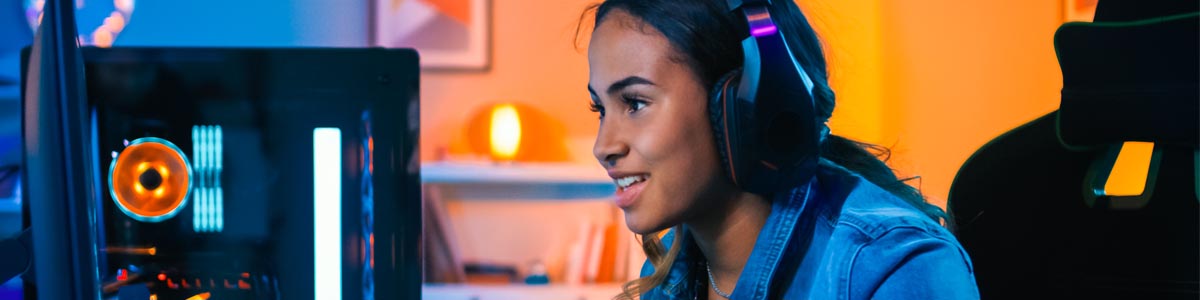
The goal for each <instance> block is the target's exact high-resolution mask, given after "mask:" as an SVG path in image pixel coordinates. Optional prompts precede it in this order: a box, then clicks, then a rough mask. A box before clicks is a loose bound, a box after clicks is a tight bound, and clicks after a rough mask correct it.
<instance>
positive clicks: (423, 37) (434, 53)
mask: <svg viewBox="0 0 1200 300" xmlns="http://www.w3.org/2000/svg"><path fill="white" fill-rule="evenodd" d="M490 2H491V0H372V4H373V5H372V7H373V10H374V11H373V12H372V13H371V14H372V22H371V39H370V40H371V45H372V46H376V47H384V48H414V49H416V50H417V52H418V53H419V54H420V57H421V69H424V70H443V69H447V70H487V69H488V68H489V67H490V64H491V37H490V36H491V13H490V10H491V7H490V5H491V3H490Z"/></svg>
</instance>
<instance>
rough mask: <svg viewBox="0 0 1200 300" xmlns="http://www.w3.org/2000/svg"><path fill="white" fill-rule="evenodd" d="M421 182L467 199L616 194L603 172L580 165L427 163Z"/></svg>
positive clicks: (609, 179)
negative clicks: (445, 188) (447, 188)
mask: <svg viewBox="0 0 1200 300" xmlns="http://www.w3.org/2000/svg"><path fill="white" fill-rule="evenodd" d="M421 182H422V183H424V184H425V185H427V186H445V187H450V189H451V190H453V192H454V193H455V196H458V197H456V198H466V199H471V198H480V199H482V198H486V199H524V200H531V199H548V200H549V199H554V200H578V199H604V198H610V197H611V196H612V195H613V194H614V193H615V192H616V185H614V184H613V181H612V179H611V178H609V177H608V175H607V174H606V173H605V171H604V169H603V168H601V167H600V166H599V165H580V164H555V163H504V164H498V163H490V162H486V163H485V162H433V163H424V164H422V165H421Z"/></svg>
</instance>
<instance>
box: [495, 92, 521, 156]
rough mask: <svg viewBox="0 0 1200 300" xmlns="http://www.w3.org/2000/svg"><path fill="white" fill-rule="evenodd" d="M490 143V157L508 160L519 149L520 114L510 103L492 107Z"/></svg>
mask: <svg viewBox="0 0 1200 300" xmlns="http://www.w3.org/2000/svg"><path fill="white" fill-rule="evenodd" d="M490 131H491V132H490V133H491V134H490V135H489V137H490V139H489V140H490V143H489V144H490V145H491V153H492V159H495V160H501V161H509V160H512V159H513V158H514V157H516V156H517V150H520V149H521V115H520V114H518V113H517V108H516V107H515V106H513V105H512V104H501V105H497V106H496V107H493V108H492V125H491V130H490Z"/></svg>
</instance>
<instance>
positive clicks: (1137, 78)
mask: <svg viewBox="0 0 1200 300" xmlns="http://www.w3.org/2000/svg"><path fill="white" fill-rule="evenodd" d="M1180 2H1193V3H1191V5H1192V6H1195V3H1194V2H1195V1H1180ZM1125 3H1127V2H1121V3H1115V2H1114V3H1113V4H1110V3H1109V1H1102V2H1101V4H1100V7H1099V8H1100V9H1101V10H1102V11H1098V12H1097V20H1098V22H1096V23H1075V24H1067V25H1064V26H1063V27H1062V28H1060V29H1059V31H1058V33H1057V34H1056V37H1055V45H1056V46H1055V47H1056V49H1057V51H1058V54H1059V62H1060V65H1061V66H1062V69H1063V81H1064V86H1063V102H1062V105H1061V106H1060V110H1059V111H1056V112H1053V113H1050V114H1048V115H1045V116H1043V117H1041V118H1038V119H1036V120H1034V121H1032V122H1029V123H1027V124H1025V125H1022V126H1021V127H1018V128H1016V129H1013V130H1011V131H1009V132H1007V133H1005V134H1004V135H1001V136H1000V137H998V138H996V139H994V140H992V141H991V142H990V143H988V144H987V145H985V146H983V147H982V148H981V149H979V150H978V151H977V152H976V153H975V154H974V155H973V156H972V157H971V158H970V159H969V160H967V162H966V163H965V164H964V165H963V166H962V168H961V169H960V170H959V172H958V175H957V176H956V177H955V179H954V183H953V185H952V187H951V190H950V196H949V199H948V209H949V211H950V213H951V214H952V215H953V222H954V224H955V226H957V235H958V238H959V241H960V242H961V243H962V244H963V246H964V247H965V248H966V249H967V252H968V253H969V254H970V255H971V259H972V261H973V262H974V264H975V271H976V280H977V282H978V284H979V287H980V292H981V294H982V296H983V298H985V299H1022V298H1042V297H1055V298H1070V299H1075V298H1078V299H1091V298H1100V299H1128V298H1137V299H1161V298H1179V299H1196V298H1197V296H1200V226H1198V225H1200V191H1198V190H1197V172H1200V168H1198V163H1200V162H1198V158H1200V152H1197V139H1198V138H1200V130H1198V128H1200V120H1198V118H1200V109H1198V103H1200V46H1198V45H1200V38H1198V37H1200V32H1198V31H1200V13H1196V12H1195V11H1196V10H1195V9H1193V10H1191V12H1189V13H1184V14H1175V15H1170V16H1164V17H1157V18H1142V19H1140V21H1128V22H1104V21H1102V20H1101V17H1102V16H1106V15H1107V16H1114V15H1118V14H1114V13H1113V12H1112V11H1113V10H1115V9H1118V8H1119V7H1122V6H1121V5H1123V4H1125ZM1106 4H1108V5H1107V8H1109V10H1107V11H1104V9H1105V8H1106V6H1105V5H1106ZM1143 11H1153V10H1143ZM1114 20H1129V19H1127V18H1116V17H1114ZM1124 141H1144V142H1154V143H1155V147H1154V154H1153V155H1152V156H1153V157H1152V159H1151V167H1150V172H1149V174H1148V178H1149V180H1148V181H1147V185H1146V190H1145V192H1144V193H1143V194H1142V195H1140V196H1134V197H1111V196H1104V195H1097V193H1099V194H1103V191H1102V188H1103V184H1104V181H1105V179H1106V178H1107V175H1108V173H1109V172H1110V171H1111V168H1112V165H1113V162H1114V161H1115V159H1116V156H1117V153H1118V152H1119V150H1120V147H1121V144H1122V142H1124ZM1097 185H1099V186H1100V188H1101V190H1099V191H1097V190H1096V189H1095V187H1096V186H1097Z"/></svg>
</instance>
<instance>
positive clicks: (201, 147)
mask: <svg viewBox="0 0 1200 300" xmlns="http://www.w3.org/2000/svg"><path fill="white" fill-rule="evenodd" d="M221 135H222V134H221V126H212V125H197V126H192V154H193V155H194V156H195V157H196V161H195V168H194V169H195V170H194V171H195V174H196V188H195V190H194V193H195V196H194V197H195V199H194V200H195V202H196V205H195V206H193V207H192V212H193V213H192V230H193V231H195V232H221V231H222V230H224V229H225V220H224V203H223V202H224V200H225V199H224V196H223V194H224V192H223V191H222V190H221V172H222V169H223V166H222V164H223V163H222V161H221V157H222V156H223V154H224V153H223V150H224V149H223V148H224V147H223V146H222V142H221V140H222V139H221V138H222V137H221Z"/></svg>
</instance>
